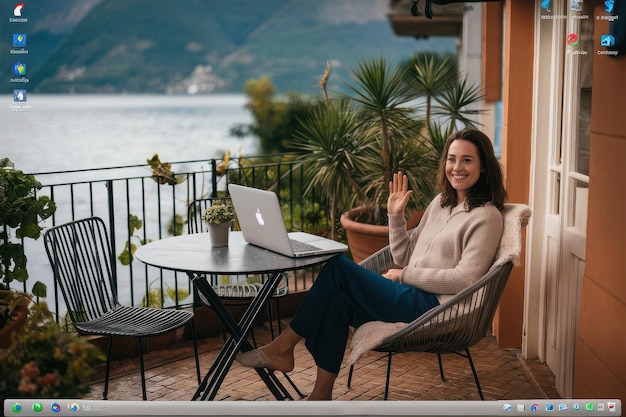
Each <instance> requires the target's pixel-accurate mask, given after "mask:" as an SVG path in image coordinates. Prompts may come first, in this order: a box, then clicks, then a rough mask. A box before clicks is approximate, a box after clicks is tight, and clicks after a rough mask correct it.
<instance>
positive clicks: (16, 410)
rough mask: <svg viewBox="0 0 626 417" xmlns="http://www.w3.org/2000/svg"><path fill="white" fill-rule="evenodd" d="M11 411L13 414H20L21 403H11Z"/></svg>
mask: <svg viewBox="0 0 626 417" xmlns="http://www.w3.org/2000/svg"><path fill="white" fill-rule="evenodd" d="M11 411H13V412H14V413H21V412H22V403H13V404H12V405H11Z"/></svg>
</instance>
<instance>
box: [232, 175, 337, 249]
mask: <svg viewBox="0 0 626 417" xmlns="http://www.w3.org/2000/svg"><path fill="white" fill-rule="evenodd" d="M228 192H229V193H230V198H231V200H232V202H233V207H234V208H235V213H236V214H237V220H238V221H239V226H240V227H241V232H242V233H243V237H244V239H245V240H246V242H248V243H251V244H253V245H256V246H260V247H262V248H265V249H269V250H271V251H274V252H278V253H281V254H283V255H286V256H291V257H301V256H313V255H321V254H325V253H335V252H345V251H346V250H348V247H347V246H346V245H344V244H343V243H340V242H335V241H334V240H332V239H327V238H324V237H321V236H316V235H314V234H311V233H304V232H291V233H287V228H286V227H285V221H284V219H283V214H282V212H281V211H280V204H279V202H278V196H277V195H276V194H275V193H273V192H271V191H266V190H260V189H258V188H252V187H244V186H242V185H236V184H229V185H228Z"/></svg>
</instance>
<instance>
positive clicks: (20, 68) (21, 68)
mask: <svg viewBox="0 0 626 417" xmlns="http://www.w3.org/2000/svg"><path fill="white" fill-rule="evenodd" d="M13 75H26V65H25V64H22V63H21V62H16V63H15V64H13Z"/></svg>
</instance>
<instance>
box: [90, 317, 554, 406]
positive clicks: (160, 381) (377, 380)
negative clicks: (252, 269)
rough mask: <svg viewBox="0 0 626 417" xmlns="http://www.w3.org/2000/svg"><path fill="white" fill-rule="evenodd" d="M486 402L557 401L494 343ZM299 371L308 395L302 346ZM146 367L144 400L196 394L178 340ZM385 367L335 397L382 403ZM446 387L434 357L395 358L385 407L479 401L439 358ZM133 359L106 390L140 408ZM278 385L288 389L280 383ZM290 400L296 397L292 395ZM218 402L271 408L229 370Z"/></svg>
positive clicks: (461, 370)
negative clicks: (261, 404)
mask: <svg viewBox="0 0 626 417" xmlns="http://www.w3.org/2000/svg"><path fill="white" fill-rule="evenodd" d="M263 327H265V329H263V328H257V329H255V335H256V340H257V342H259V344H261V345H263V344H265V343H268V342H269V340H270V335H269V331H264V330H267V325H266V324H265V325H264V326H263ZM222 343H223V342H222V338H221V336H218V337H213V338H207V339H202V340H200V341H199V349H200V363H201V369H202V371H203V372H204V371H206V370H208V367H209V366H210V365H211V363H212V361H213V360H214V358H215V357H216V356H217V354H218V352H219V349H220V348H221V346H222ZM471 353H472V358H473V360H474V365H475V366H476V369H477V372H478V376H479V379H480V383H481V387H482V390H483V394H484V396H485V399H486V400H503V399H533V398H537V399H540V398H559V395H558V393H557V392H556V390H555V389H554V376H553V374H552V373H551V372H550V370H549V369H548V367H547V366H546V365H545V364H543V363H540V362H538V361H535V360H529V361H525V360H523V358H522V357H521V355H520V352H519V351H518V350H515V349H500V348H498V346H497V344H496V342H495V339H494V338H493V337H490V336H488V337H485V338H484V339H483V340H482V341H481V342H480V343H479V344H478V345H476V346H475V347H474V348H472V349H471ZM295 356H296V367H295V369H294V371H293V372H290V373H289V376H290V378H291V379H292V380H293V381H294V383H295V384H296V386H297V387H298V388H299V389H300V390H301V391H302V392H303V393H304V394H308V393H309V392H310V391H311V389H312V388H313V384H314V382H315V371H316V370H315V366H314V364H313V360H312V358H311V356H310V354H309V353H308V352H307V351H306V349H305V348H304V344H303V343H300V344H298V346H297V347H296V352H295ZM145 360H146V368H147V370H146V379H147V381H146V385H147V387H146V389H147V393H148V399H149V400H155V401H158V400H170V401H172V400H174V401H188V400H190V399H191V397H192V395H193V393H194V392H195V390H196V388H197V380H196V373H195V365H194V359H193V346H192V344H191V342H190V341H186V340H183V339H182V338H179V339H177V340H176V341H175V342H174V343H173V344H172V345H170V346H169V347H168V348H166V349H161V350H159V351H155V352H150V353H148V354H146V355H145ZM386 366H387V360H386V358H385V357H384V355H383V354H381V353H376V352H371V353H369V354H368V355H366V356H364V357H362V358H361V359H360V360H359V361H358V362H357V364H356V366H355V371H354V376H353V379H352V387H351V388H348V387H347V379H348V370H349V368H348V366H345V365H344V366H343V367H342V369H341V371H340V373H339V377H338V378H337V381H336V383H335V389H334V392H333V395H334V399H337V400H382V399H383V396H384V390H385V374H386ZM443 366H444V373H445V378H446V380H445V381H441V378H440V376H439V368H438V365H437V356H436V355H433V354H425V353H402V354H397V355H394V357H393V360H392V370H391V383H390V384H391V385H390V392H389V399H390V400H478V399H479V396H478V392H477V390H476V386H475V384H474V378H473V376H472V372H471V369H470V367H469V364H468V362H467V360H466V359H465V358H463V357H460V356H457V355H445V356H444V357H443ZM138 368H139V365H138V360H137V359H124V360H119V361H115V362H114V363H113V364H112V379H111V382H110V386H109V399H111V400H140V399H141V379H140V376H139V369H138ZM103 377H104V364H102V365H98V366H97V370H96V373H95V374H94V375H93V376H92V382H91V392H90V394H88V396H87V398H88V399H101V398H102V391H103V387H104V383H103ZM279 379H281V381H282V382H283V383H284V384H285V385H286V386H288V384H287V381H286V380H285V378H284V377H283V376H282V375H280V374H279ZM291 392H292V395H293V396H294V397H296V396H297V394H296V393H295V391H293V390H291ZM216 399H217V400H223V401H233V400H246V401H270V400H274V397H273V396H272V395H271V394H270V393H269V391H268V390H267V388H266V387H265V386H264V384H263V383H262V382H261V380H260V379H259V377H258V375H257V374H256V372H255V371H254V370H252V369H249V368H245V367H242V366H240V365H238V364H237V363H234V364H233V366H232V368H231V369H230V371H229V373H228V375H227V376H226V379H225V380H224V383H223V384H222V386H221V388H220V391H219V392H218V394H217V397H216Z"/></svg>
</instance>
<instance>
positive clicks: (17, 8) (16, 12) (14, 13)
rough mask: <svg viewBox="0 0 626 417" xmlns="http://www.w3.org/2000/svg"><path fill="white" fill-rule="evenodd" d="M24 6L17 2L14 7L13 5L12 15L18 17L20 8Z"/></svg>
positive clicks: (20, 12) (20, 13)
mask: <svg viewBox="0 0 626 417" xmlns="http://www.w3.org/2000/svg"><path fill="white" fill-rule="evenodd" d="M23 8H24V3H17V4H16V5H15V7H13V16H15V17H20V16H22V9H23Z"/></svg>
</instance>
